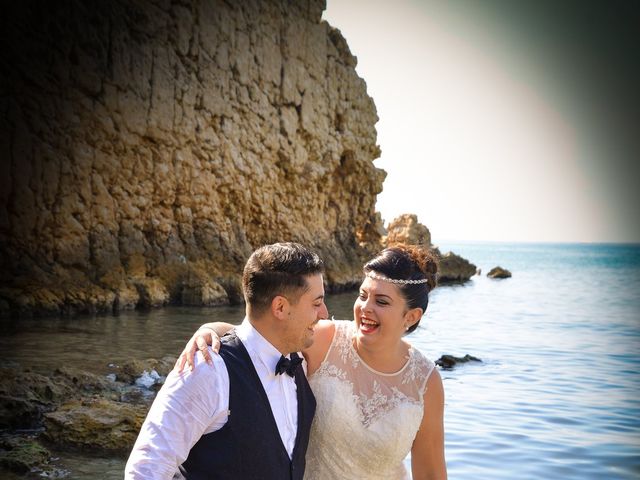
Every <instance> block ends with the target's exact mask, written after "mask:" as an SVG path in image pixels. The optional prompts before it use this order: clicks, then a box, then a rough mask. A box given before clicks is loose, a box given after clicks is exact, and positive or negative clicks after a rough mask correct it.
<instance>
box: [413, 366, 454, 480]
mask: <svg viewBox="0 0 640 480" xmlns="http://www.w3.org/2000/svg"><path fill="white" fill-rule="evenodd" d="M411 472H412V474H413V479H414V480H446V478H447V465H446V463H445V458H444V388H443V386H442V378H441V377H440V373H439V372H438V371H437V370H434V371H433V372H432V373H431V376H430V377H429V380H428V381H427V389H426V391H425V392H424V414H423V416H422V423H421V424H420V429H419V430H418V433H417V434H416V438H415V440H414V441H413V447H412V448H411Z"/></svg>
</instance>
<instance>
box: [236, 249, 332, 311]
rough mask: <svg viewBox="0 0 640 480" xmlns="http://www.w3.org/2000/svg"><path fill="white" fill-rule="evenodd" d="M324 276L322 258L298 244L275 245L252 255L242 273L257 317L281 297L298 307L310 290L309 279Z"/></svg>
mask: <svg viewBox="0 0 640 480" xmlns="http://www.w3.org/2000/svg"><path fill="white" fill-rule="evenodd" d="M323 272H324V263H323V262H322V260H321V259H320V257H319V256H318V255H317V254H315V253H313V252H312V251H310V250H309V249H307V248H306V247H303V246H302V245H300V244H298V243H292V242H287V243H274V244H273V245H265V246H263V247H260V248H259V249H257V250H256V251H255V252H253V253H252V254H251V256H250V257H249V260H247V264H246V265H245V267H244V272H243V273H242V289H243V291H244V299H245V301H246V302H247V305H249V307H250V308H251V310H252V311H253V312H254V313H256V314H261V313H263V312H264V311H265V310H266V309H268V308H269V306H270V305H271V301H272V300H273V298H274V297H275V296H277V295H282V296H284V297H287V299H288V300H289V301H290V302H291V303H294V304H295V303H296V302H297V301H298V299H299V298H300V296H301V295H302V294H303V293H304V292H305V291H306V290H307V288H308V287H309V286H308V284H307V281H306V278H305V277H306V276H308V275H315V274H320V273H323Z"/></svg>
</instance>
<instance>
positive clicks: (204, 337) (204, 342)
mask: <svg viewBox="0 0 640 480" xmlns="http://www.w3.org/2000/svg"><path fill="white" fill-rule="evenodd" d="M233 327H234V326H233V325H231V324H230V323H225V322H213V323H205V324H204V325H202V326H200V328H199V329H198V330H196V333H194V334H193V336H192V337H191V338H190V339H189V341H188V342H187V344H186V345H185V347H184V350H182V353H181V354H180V356H179V357H178V360H176V365H175V367H174V368H177V369H178V372H182V370H183V369H184V366H185V364H187V363H188V364H189V368H190V369H193V366H194V358H195V356H196V352H197V351H198V350H200V351H201V352H202V356H203V357H204V359H205V361H206V362H207V363H208V364H209V365H213V360H212V359H211V355H210V354H209V350H208V348H207V346H208V345H211V348H212V349H213V351H214V352H217V351H218V350H220V337H222V336H223V335H224V334H225V333H227V332H228V331H229V330H231V329H232V328H233Z"/></svg>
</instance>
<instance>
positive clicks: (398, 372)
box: [349, 334, 413, 377]
mask: <svg viewBox="0 0 640 480" xmlns="http://www.w3.org/2000/svg"><path fill="white" fill-rule="evenodd" d="M355 341H356V339H355V334H354V335H353V336H352V337H351V338H350V339H349V348H350V349H351V351H352V352H353V354H354V355H355V356H356V358H357V359H358V360H359V361H360V363H362V365H363V366H364V367H365V368H366V369H367V370H369V371H370V372H372V373H375V374H376V375H381V376H383V377H394V376H396V375H400V374H401V373H402V372H404V371H405V370H406V369H407V367H408V366H409V363H410V362H411V357H412V356H413V347H412V346H411V345H409V350H408V352H407V356H406V357H405V358H406V359H407V361H406V362H405V363H404V365H403V366H402V367H401V368H400V370H398V371H396V372H393V373H384V372H380V371H378V370H376V369H375V368H372V367H370V366H369V364H367V362H365V361H364V359H363V358H362V357H361V356H360V354H359V353H358V350H356V347H355V346H354V343H355Z"/></svg>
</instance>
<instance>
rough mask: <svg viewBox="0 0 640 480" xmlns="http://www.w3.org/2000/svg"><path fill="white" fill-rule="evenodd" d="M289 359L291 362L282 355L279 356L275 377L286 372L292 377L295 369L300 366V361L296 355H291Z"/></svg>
mask: <svg viewBox="0 0 640 480" xmlns="http://www.w3.org/2000/svg"><path fill="white" fill-rule="evenodd" d="M290 357H291V360H289V359H288V358H287V357H285V356H284V355H281V356H280V360H278V363H277V365H276V375H280V374H281V373H284V372H287V375H289V376H290V377H293V376H294V375H295V374H296V368H298V367H299V366H300V364H301V363H302V359H301V358H300V357H299V356H298V354H297V353H292V354H291V355H290Z"/></svg>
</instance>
